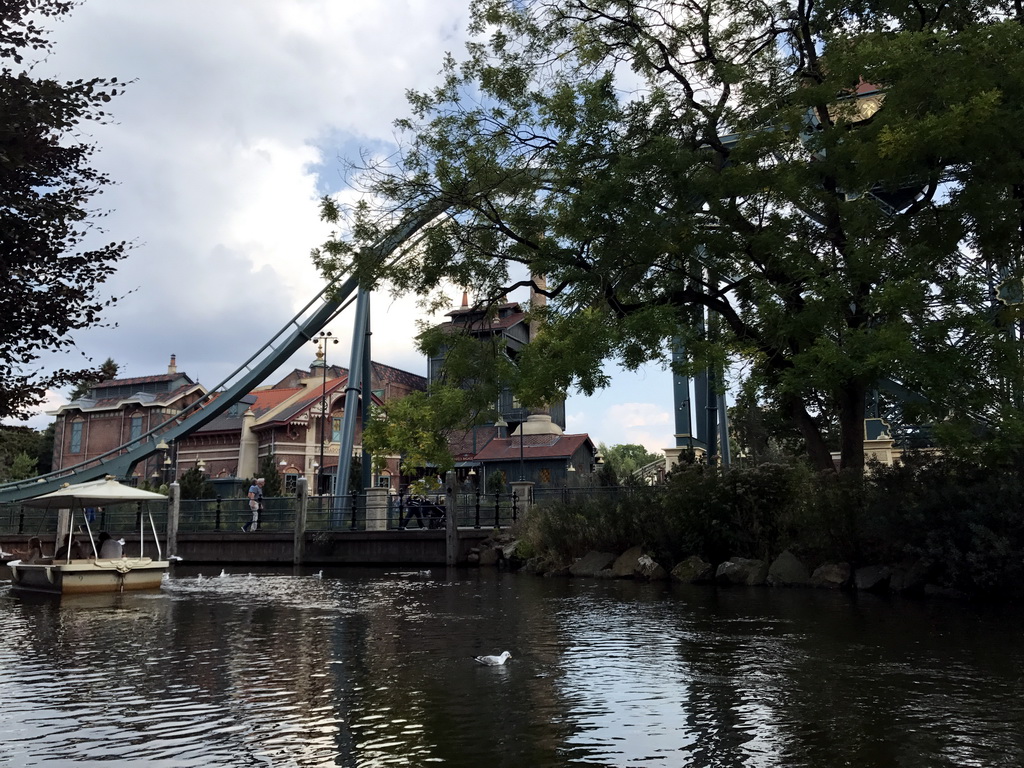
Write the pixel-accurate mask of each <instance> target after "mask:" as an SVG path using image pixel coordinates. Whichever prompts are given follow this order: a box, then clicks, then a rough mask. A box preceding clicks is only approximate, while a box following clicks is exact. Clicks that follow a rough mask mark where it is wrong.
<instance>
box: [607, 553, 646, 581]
mask: <svg viewBox="0 0 1024 768" xmlns="http://www.w3.org/2000/svg"><path fill="white" fill-rule="evenodd" d="M643 554H644V550H643V547H630V548H629V549H627V550H626V551H625V552H623V553H622V554H621V555H619V556H618V557H617V558H615V562H614V563H612V576H613V577H615V578H616V579H631V578H633V576H634V575H635V574H636V569H637V564H638V563H639V562H640V558H641V557H642V556H643Z"/></svg>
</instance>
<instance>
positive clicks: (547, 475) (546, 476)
mask: <svg viewBox="0 0 1024 768" xmlns="http://www.w3.org/2000/svg"><path fill="white" fill-rule="evenodd" d="M540 481H541V483H542V484H550V483H551V470H550V469H542V470H541V471H540Z"/></svg>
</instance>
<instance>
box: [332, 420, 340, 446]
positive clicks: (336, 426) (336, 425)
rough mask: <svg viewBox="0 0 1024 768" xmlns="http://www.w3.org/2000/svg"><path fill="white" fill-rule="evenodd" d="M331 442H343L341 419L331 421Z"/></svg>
mask: <svg viewBox="0 0 1024 768" xmlns="http://www.w3.org/2000/svg"><path fill="white" fill-rule="evenodd" d="M331 442H332V443H340V442H341V419H331Z"/></svg>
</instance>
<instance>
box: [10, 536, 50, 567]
mask: <svg viewBox="0 0 1024 768" xmlns="http://www.w3.org/2000/svg"><path fill="white" fill-rule="evenodd" d="M13 554H15V555H17V556H18V557H19V558H20V559H21V562H23V563H28V564H29V565H31V564H33V563H38V562H41V561H42V560H43V542H42V541H40V540H39V537H38V536H33V537H32V538H30V539H29V540H28V546H27V547H25V549H16V550H14V552H13Z"/></svg>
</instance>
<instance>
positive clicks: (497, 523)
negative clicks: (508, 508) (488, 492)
mask: <svg viewBox="0 0 1024 768" xmlns="http://www.w3.org/2000/svg"><path fill="white" fill-rule="evenodd" d="M494 527H495V528H500V527H501V493H500V492H498V491H495V492H494Z"/></svg>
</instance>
